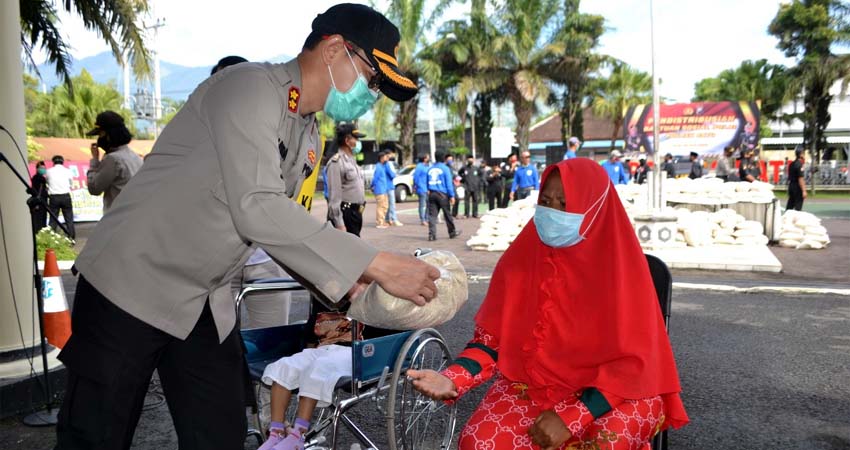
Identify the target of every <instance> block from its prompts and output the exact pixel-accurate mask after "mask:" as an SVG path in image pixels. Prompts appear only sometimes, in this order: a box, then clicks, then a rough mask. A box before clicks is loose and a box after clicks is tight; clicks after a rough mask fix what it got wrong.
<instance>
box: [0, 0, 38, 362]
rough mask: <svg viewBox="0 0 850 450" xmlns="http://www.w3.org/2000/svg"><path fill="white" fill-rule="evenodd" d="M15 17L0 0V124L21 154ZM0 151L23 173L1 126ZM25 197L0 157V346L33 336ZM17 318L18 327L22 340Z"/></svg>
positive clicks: (31, 341)
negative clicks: (0, 220) (0, 106)
mask: <svg viewBox="0 0 850 450" xmlns="http://www.w3.org/2000/svg"><path fill="white" fill-rule="evenodd" d="M20 17H21V16H20V11H19V9H18V2H16V1H0V105H3V106H2V108H0V125H3V127H4V128H6V129H7V130H9V132H10V133H11V134H12V136H13V137H14V138H15V140H16V141H17V142H18V145H19V146H20V147H21V152H23V154H24V158H26V151H27V150H26V145H27V142H26V128H25V126H24V84H23V69H22V67H21V28H20ZM0 152H3V154H4V155H5V156H6V158H7V159H8V160H9V161H10V162H11V163H12V164H13V165H14V166H15V169H17V170H18V172H19V173H20V174H21V175H22V176H24V177H25V178H28V177H29V173H28V172H27V167H26V164H25V162H24V158H22V157H21V155H20V153H19V152H18V150H17V148H15V145H14V144H13V143H12V140H11V139H10V137H9V136H8V135H7V134H6V133H5V132H3V131H0ZM26 199H27V195H26V193H25V191H24V187H23V185H22V184H21V183H20V181H18V179H17V178H16V177H15V175H14V174H13V173H12V171H11V170H9V168H8V167H7V166H6V165H5V164H3V163H0V214H2V219H3V220H2V223H0V231H2V232H0V237H3V236H5V239H0V352H4V351H9V350H18V349H21V348H27V347H32V346H34V345H36V343H37V342H38V341H37V339H38V336H39V330H38V320H34V317H33V316H34V311H35V310H36V308H35V306H34V303H33V298H34V292H33V286H32V281H33V280H32V225H31V221H30V214H29V209H28V208H27V205H26ZM6 254H8V256H9V265H7V264H6V257H5V255H6ZM10 282H11V283H10ZM16 306H17V312H16V311H15V309H16V308H15V307H16ZM18 320H20V323H21V325H22V327H21V328H22V329H23V335H24V336H23V342H21V335H20V333H21V329H19V328H18ZM33 324H35V326H34V325H33Z"/></svg>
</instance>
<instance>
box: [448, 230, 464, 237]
mask: <svg viewBox="0 0 850 450" xmlns="http://www.w3.org/2000/svg"><path fill="white" fill-rule="evenodd" d="M461 233H463V231H461V230H457V231H455V232H454V233H452V234H450V235H449V238H450V239H454V238H456V237H458V236H460V234H461Z"/></svg>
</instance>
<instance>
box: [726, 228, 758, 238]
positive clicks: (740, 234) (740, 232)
mask: <svg viewBox="0 0 850 450" xmlns="http://www.w3.org/2000/svg"><path fill="white" fill-rule="evenodd" d="M732 236H735V237H736V238H745V237H753V236H762V234H761V231H759V230H754V229H752V228H742V229H737V230H735V232H734V233H732Z"/></svg>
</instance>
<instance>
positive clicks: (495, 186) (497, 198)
mask: <svg viewBox="0 0 850 450" xmlns="http://www.w3.org/2000/svg"><path fill="white" fill-rule="evenodd" d="M486 179H487V203H488V204H489V206H490V209H489V211H492V210H493V209H495V208H499V207H501V206H502V191H503V190H504V184H505V183H504V181H503V180H502V168H501V167H499V166H498V165H496V164H493V167H491V168H490V170H489V171H488V172H487V176H486Z"/></svg>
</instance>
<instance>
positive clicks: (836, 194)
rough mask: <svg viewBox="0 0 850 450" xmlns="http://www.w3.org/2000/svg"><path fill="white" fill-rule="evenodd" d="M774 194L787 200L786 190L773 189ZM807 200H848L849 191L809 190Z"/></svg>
mask: <svg viewBox="0 0 850 450" xmlns="http://www.w3.org/2000/svg"><path fill="white" fill-rule="evenodd" d="M774 194H776V198H778V199H780V200H782V201H786V200H788V192H787V191H774ZM807 200H850V191H816V192H815V193H814V194H812V193H811V192H810V193H809V198H808V199H807Z"/></svg>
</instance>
